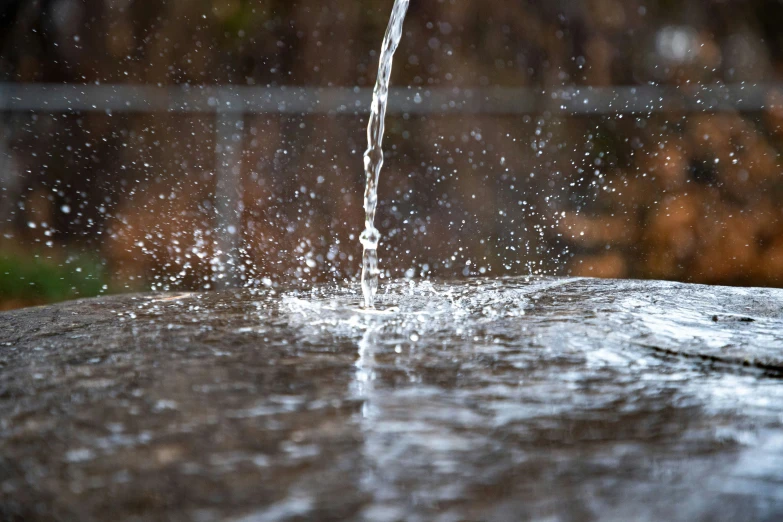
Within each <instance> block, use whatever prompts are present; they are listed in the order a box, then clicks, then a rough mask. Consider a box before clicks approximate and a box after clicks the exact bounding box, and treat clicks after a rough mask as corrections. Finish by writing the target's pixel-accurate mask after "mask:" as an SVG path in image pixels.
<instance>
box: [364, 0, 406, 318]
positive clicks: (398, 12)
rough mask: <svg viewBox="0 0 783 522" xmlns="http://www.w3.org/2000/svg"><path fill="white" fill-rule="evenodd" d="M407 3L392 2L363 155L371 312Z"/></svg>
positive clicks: (366, 295) (367, 287)
mask: <svg viewBox="0 0 783 522" xmlns="http://www.w3.org/2000/svg"><path fill="white" fill-rule="evenodd" d="M408 1H409V0H395V2H394V8H393V9H392V14H391V18H390V19H389V26H388V27H387V29H386V35H385V36H384V37H383V45H382V46H381V57H380V61H379V64H378V79H377V81H376V82H375V89H373V94H372V106H371V108H370V121H369V123H368V124H367V151H366V152H365V153H364V172H365V176H366V177H367V184H366V188H365V190H364V211H365V218H364V231H363V232H362V234H361V236H360V237H359V239H360V241H361V243H362V248H363V249H364V250H363V252H362V294H363V296H364V307H365V308H373V307H374V304H373V301H374V300H375V292H376V291H377V290H378V279H379V276H380V271H379V270H378V241H380V238H381V234H380V232H378V229H376V228H375V226H374V221H375V209H376V207H377V206H378V177H379V176H380V173H381V167H382V166H383V148H382V143H383V128H384V120H385V119H386V104H387V102H388V99H389V79H390V77H391V70H392V60H393V59H394V51H396V50H397V46H398V45H399V43H400V38H401V37H402V24H403V22H404V21H405V13H406V12H407V11H408Z"/></svg>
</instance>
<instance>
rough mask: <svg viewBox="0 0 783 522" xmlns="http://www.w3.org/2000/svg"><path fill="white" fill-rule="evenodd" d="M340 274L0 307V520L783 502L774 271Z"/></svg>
mask: <svg viewBox="0 0 783 522" xmlns="http://www.w3.org/2000/svg"><path fill="white" fill-rule="evenodd" d="M355 299H356V296H355V292H354V291H353V290H352V289H350V288H345V287H338V286H335V285H315V286H313V287H312V288H311V289H308V290H307V291H302V290H296V289H293V288H286V287H279V288H266V289H261V290H258V291H249V290H242V291H239V290H236V291H224V292H209V293H192V294H168V295H166V294H163V295H161V294H147V295H135V296H134V295H131V296H114V297H105V298H99V299H90V300H83V301H78V302H70V303H63V304H60V305H56V306H52V307H44V308H30V309H25V310H19V311H16V312H11V313H4V314H0V520H7V519H8V520H86V521H89V520H104V519H106V514H107V513H110V514H111V518H112V519H113V520H117V521H121V520H228V521H235V522H236V521H243V522H245V521H246V522H250V521H258V520H280V521H289V520H290V521H295V520H356V521H362V520H367V521H373V522H376V521H389V522H396V521H398V520H406V521H408V520H410V521H425V520H441V521H447V520H465V521H469V520H487V521H490V520H491V521H517V520H562V521H577V520H578V521H585V522H591V521H606V520H615V521H621V520H622V521H624V520H635V521H637V520H638V521H651V522H652V521H655V522H657V521H660V520H671V521H683V522H685V521H688V522H690V521H694V520H702V521H706V520H709V521H717V522H723V521H726V522H729V521H731V522H733V521H735V520H783V489H782V488H781V485H782V484H783V473H782V472H781V469H783V436H782V435H781V433H783V385H782V384H781V381H780V379H779V378H780V376H781V375H782V374H783V373H781V372H783V290H779V289H762V288H726V287H711V286H702V285H687V284H681V283H671V282H661V281H612V280H594V279H576V278H531V279H530V280H527V279H525V278H501V279H492V280H486V279H472V280H467V281H464V280H463V281H448V282H439V281H420V282H417V281H400V280H395V281H389V282H388V283H387V284H385V285H384V293H383V294H379V295H378V296H377V300H378V301H379V303H378V304H379V305H380V304H384V301H385V300H386V299H393V301H394V304H395V305H396V310H395V311H388V310H387V311H385V313H381V312H376V313H374V314H368V313H363V312H360V311H358V310H357V309H356V307H355V306H353V305H352V303H354V302H355ZM379 308H381V307H380V306H379ZM672 354H676V355H677V356H676V357H673V356H672ZM745 365H749V366H756V368H748V367H745Z"/></svg>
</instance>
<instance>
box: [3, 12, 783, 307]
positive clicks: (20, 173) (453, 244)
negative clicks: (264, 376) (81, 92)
mask: <svg viewBox="0 0 783 522" xmlns="http://www.w3.org/2000/svg"><path fill="white" fill-rule="evenodd" d="M392 3H393V2H392V1H391V0H389V1H384V2H379V1H376V0H372V1H370V0H320V1H307V2H295V1H290V0H211V1H207V0H178V1H175V0H168V1H162V2H142V1H139V0H103V1H99V0H37V1H10V0H2V1H0V35H1V37H0V81H2V82H6V83H25V84H27V83H46V84H62V83H67V84H83V85H95V84H96V83H98V84H102V85H105V84H128V85H151V86H159V87H166V86H177V85H184V84H188V85H192V86H200V85H241V86H258V87H271V88H276V87H283V86H308V87H349V88H352V87H362V88H370V87H372V85H373V83H374V80H375V74H376V70H377V61H378V55H377V51H378V49H379V48H380V43H381V38H382V36H383V32H384V30H385V27H386V24H387V22H388V15H389V13H390V11H391V6H392ZM781 23H783V3H781V2H780V1H772V0H764V1H731V0H725V1H712V0H698V1H696V0H689V1H672V0H658V1H653V0H650V1H640V0H622V1H621V0H589V1H582V2H577V1H571V0H559V1H545V0H540V1H508V0H483V1H481V2H473V1H467V0H432V1H426V2H425V1H418V0H412V2H411V6H410V10H409V12H408V16H407V19H406V22H405V32H404V35H403V39H402V42H401V44H400V48H399V50H398V53H397V56H396V60H395V65H394V71H393V75H392V83H393V85H395V86H397V87H411V88H416V89H419V91H418V92H425V91H426V90H427V89H436V88H437V89H458V90H464V89H492V88H497V87H504V88H519V89H533V90H534V91H536V92H538V91H541V92H553V91H554V90H557V89H560V88H571V87H577V88H581V89H582V92H587V93H589V92H590V90H589V89H590V87H596V88H597V87H602V88H613V87H627V86H632V85H638V86H655V87H656V88H662V89H663V88H668V87H677V88H679V89H681V90H682V91H683V92H686V93H687V92H698V89H699V88H700V86H704V85H714V84H728V85H732V86H742V85H754V86H758V85H764V86H766V87H765V90H764V92H765V95H764V99H763V100H762V103H760V104H759V105H758V107H751V108H750V109H749V108H747V107H741V108H737V109H731V108H728V109H725V108H724V109H723V110H721V111H719V112H712V111H700V110H694V109H693V108H689V109H687V110H676V109H673V110H669V111H656V112H651V113H647V114H627V113H625V114H620V113H616V114H612V113H605V114H595V115H592V114H591V115H571V114H568V113H563V112H557V113H554V112H551V111H548V110H546V109H545V108H543V107H542V109H541V110H540V111H535V110H534V111H531V113H530V114H524V115H523V114H459V113H448V114H427V115H421V114H391V115H390V116H389V119H388V124H387V137H386V141H385V144H384V145H385V149H386V151H387V158H386V163H385V166H384V170H383V172H382V174H381V182H380V205H379V210H378V217H377V226H378V228H379V229H380V230H381V233H382V234H383V236H384V240H383V243H382V246H381V251H380V256H381V267H382V268H383V269H385V270H387V271H388V274H387V275H388V276H390V277H399V276H403V275H407V276H409V277H411V276H438V277H452V276H458V277H462V276H476V275H494V276H501V275H507V274H509V275H511V274H528V273H534V274H536V273H547V274H560V275H565V274H573V275H586V276H598V277H641V278H660V279H675V280H682V281H691V282H702V283H712V284H731V285H763V286H781V285H783V205H782V204H781V201H783V176H781V159H780V151H781V150H783V128H781V123H783V105H782V103H783V83H780V89H778V82H780V80H781V72H782V71H781V66H783V56H782V55H781V53H782V52H783V36H782V35H783V33H781V32H780V30H779V28H780V27H781ZM2 92H3V91H2V90H0V96H3V94H2ZM586 97H588V98H589V96H586ZM1 117H2V120H1V121H2V125H1V126H0V307H2V308H11V307H17V306H24V305H30V304H37V303H42V302H47V301H51V300H59V299H66V298H70V297H75V296H83V295H94V294H96V293H101V292H118V291H129V290H137V289H149V288H151V287H153V288H158V289H179V288H213V287H214V286H215V284H216V281H215V277H214V276H215V263H214V259H215V256H216V251H215V249H216V246H215V245H216V242H217V240H218V238H216V234H215V227H214V213H215V206H216V205H215V193H216V183H217V171H218V168H217V166H216V160H215V149H216V146H217V144H216V142H215V139H216V138H215V125H216V124H215V117H214V115H210V114H200V113H173V112H161V113H144V112H122V113H107V112H97V111H90V112H77V111H68V112H55V113H49V112H46V110H45V109H41V110H33V111H7V112H5V113H2V115H1ZM365 125H366V115H365V114H363V113H361V114H359V113H357V114H355V115H352V114H343V115H313V114H302V115H291V114H274V113H269V114H247V115H245V116H244V118H243V120H242V127H243V128H242V131H243V134H242V139H241V142H240V148H241V161H239V163H238V164H237V167H236V168H237V169H238V173H239V178H240V179H241V185H242V203H241V208H240V213H241V223H242V226H241V232H240V234H241V246H242V270H241V274H242V275H241V277H242V280H243V282H244V283H245V284H274V283H275V282H281V281H294V280H297V281H305V282H306V281H337V282H343V281H345V280H350V279H352V278H354V277H356V275H357V274H358V271H359V268H360V266H359V265H360V257H361V254H360V252H361V247H360V245H359V244H358V233H359V229H360V227H361V225H362V220H363V210H362V194H363V183H364V175H363V172H362V159H361V154H362V152H363V151H364V148H365V147H366V138H365V129H364V126H365Z"/></svg>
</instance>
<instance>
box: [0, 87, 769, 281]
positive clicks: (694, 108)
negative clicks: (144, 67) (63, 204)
mask: <svg viewBox="0 0 783 522" xmlns="http://www.w3.org/2000/svg"><path fill="white" fill-rule="evenodd" d="M773 93H783V86H781V85H773V84H753V85H751V84H731V85H724V84H712V85H687V86H681V87H678V86H655V85H640V86H623V87H570V88H557V89H552V90H540V89H532V88H502V87H493V88H457V87H453V88H449V87H438V88H427V87H417V88H404V87H402V88H401V87H397V88H393V89H391V91H390V93H389V106H388V112H389V113H392V114H393V113H397V114H400V113H403V114H404V113H408V114H412V115H427V114H464V115H471V114H482V115H522V114H549V115H552V116H556V115H564V116H591V115H611V114H638V115H650V114H653V113H657V112H670V111H674V112H721V111H742V112H753V111H759V110H763V109H764V108H765V107H766V106H767V105H768V103H769V100H770V96H771V95H772V94H773ZM371 99H372V90H371V89H369V88H358V87H357V88H338V87H328V88H322V87H284V86H281V87H256V86H228V85H223V86H200V85H199V86H195V85H182V86H166V87H162V86H161V87H156V86H151V85H124V84H115V85H103V84H85V85H75V84H19V83H0V112H16V113H18V112H43V113H63V112H66V113H67V112H95V111H97V112H105V113H108V114H111V113H115V112H117V113H119V112H141V113H156V112H179V113H207V114H214V115H215V127H214V129H215V168H216V175H217V187H216V194H215V196H216V197H215V204H216V209H217V212H216V214H217V217H216V223H215V226H216V229H217V230H218V231H219V232H220V233H219V234H218V237H219V238H220V241H221V244H220V245H219V248H220V250H222V251H223V252H224V253H225V255H226V258H227V259H226V261H227V265H228V266H229V267H235V266H236V263H237V257H236V256H237V252H238V247H239V237H240V216H239V212H238V208H239V206H238V202H239V201H240V197H241V190H240V189H241V187H240V179H239V173H240V169H239V168H238V166H239V164H240V163H241V158H242V155H241V152H242V151H241V150H240V146H238V144H241V143H242V142H243V133H244V125H243V122H244V116H245V114H291V115H317V114H320V115H335V116H339V115H346V116H348V115H354V116H356V115H363V114H365V113H367V112H369V107H370V101H371ZM2 152H3V151H0V153H2ZM6 154H7V153H6ZM357 161H358V160H357ZM226 276H227V277H226V279H227V280H229V281H231V280H233V279H234V278H235V277H236V273H235V272H232V271H231V270H229V273H228V274H226Z"/></svg>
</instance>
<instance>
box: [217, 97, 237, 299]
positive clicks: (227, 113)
mask: <svg viewBox="0 0 783 522" xmlns="http://www.w3.org/2000/svg"><path fill="white" fill-rule="evenodd" d="M237 98H238V97H235V96H232V95H231V92H230V91H226V90H221V92H220V95H219V96H218V106H217V112H216V121H215V160H216V161H215V163H216V165H217V170H216V175H217V180H216V184H215V199H214V201H215V220H216V223H215V234H216V238H215V241H214V244H215V248H216V252H215V258H216V259H217V260H218V262H217V263H216V264H215V265H213V267H212V268H213V281H214V282H215V286H216V287H217V288H230V287H232V286H236V285H237V284H239V283H240V275H241V273H240V269H241V267H240V263H241V258H240V248H241V246H242V241H241V238H242V230H241V228H242V213H243V212H242V211H243V209H244V204H243V201H242V142H243V138H244V114H243V113H242V112H241V107H240V105H239V104H240V103H241V101H240V100H238V99H237Z"/></svg>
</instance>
